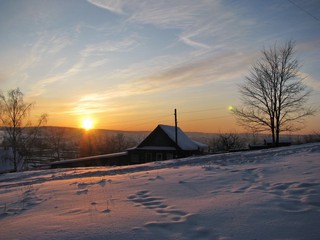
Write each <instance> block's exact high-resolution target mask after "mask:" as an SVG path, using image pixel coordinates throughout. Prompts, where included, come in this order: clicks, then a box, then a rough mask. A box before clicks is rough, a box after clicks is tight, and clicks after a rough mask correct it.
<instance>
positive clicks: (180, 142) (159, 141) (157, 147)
mask: <svg viewBox="0 0 320 240" xmlns="http://www.w3.org/2000/svg"><path fill="white" fill-rule="evenodd" d="M176 132H177V138H176ZM207 151H208V146H207V145H206V144H202V143H199V142H196V141H193V140H191V139H190V138H189V137H188V136H187V135H186V134H185V133H184V132H183V131H182V130H181V129H180V128H177V129H176V128H175V127H174V126H168V125H162V124H160V125H158V126H157V127H156V128H155V129H154V130H153V131H152V132H151V133H150V134H149V135H148V136H147V137H146V138H145V139H144V140H143V141H142V142H141V143H140V144H139V145H138V146H137V147H135V148H132V149H128V157H129V161H130V162H131V163H145V162H152V161H162V160H168V159H174V158H181V157H188V156H192V155H198V154H202V153H204V152H207Z"/></svg>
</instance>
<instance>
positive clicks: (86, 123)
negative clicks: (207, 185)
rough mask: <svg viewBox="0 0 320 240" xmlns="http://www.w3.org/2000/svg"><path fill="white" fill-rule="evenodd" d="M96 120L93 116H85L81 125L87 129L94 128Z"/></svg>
mask: <svg viewBox="0 0 320 240" xmlns="http://www.w3.org/2000/svg"><path fill="white" fill-rule="evenodd" d="M93 125H94V122H93V120H92V119H91V118H85V119H83V120H82V124H81V126H82V127H83V128H84V129H85V130H90V129H92V128H93Z"/></svg>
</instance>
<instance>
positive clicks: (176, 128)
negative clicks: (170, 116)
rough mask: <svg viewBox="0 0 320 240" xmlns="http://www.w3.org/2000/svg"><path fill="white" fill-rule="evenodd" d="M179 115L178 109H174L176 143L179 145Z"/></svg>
mask: <svg viewBox="0 0 320 240" xmlns="http://www.w3.org/2000/svg"><path fill="white" fill-rule="evenodd" d="M177 119H178V116H177V109H174V126H175V134H176V144H177V146H178V120H177Z"/></svg>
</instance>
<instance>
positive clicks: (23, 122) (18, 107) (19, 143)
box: [0, 88, 47, 171]
mask: <svg viewBox="0 0 320 240" xmlns="http://www.w3.org/2000/svg"><path fill="white" fill-rule="evenodd" d="M33 106H34V103H25V102H24V100H23V93H22V92H21V91H20V89H19V88H17V89H14V90H10V91H8V92H7V96H6V95H4V94H0V110H1V112H0V121H1V122H0V123H1V124H2V126H3V127H4V129H5V132H6V141H7V143H8V145H9V147H11V149H12V155H13V159H12V160H13V166H14V171H18V163H19V161H22V160H23V157H24V156H26V155H30V151H29V150H30V146H31V145H32V143H34V142H35V140H36V136H37V135H38V133H39V127H40V126H41V125H42V124H43V123H44V122H46V119H47V115H46V114H43V115H42V116H41V117H40V119H39V121H38V124H37V126H33V127H31V126H32V125H31V122H30V121H28V120H27V117H28V116H29V113H30V111H31V109H32V107H33ZM26 130H27V131H26Z"/></svg>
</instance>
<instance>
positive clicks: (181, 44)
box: [0, 0, 320, 132]
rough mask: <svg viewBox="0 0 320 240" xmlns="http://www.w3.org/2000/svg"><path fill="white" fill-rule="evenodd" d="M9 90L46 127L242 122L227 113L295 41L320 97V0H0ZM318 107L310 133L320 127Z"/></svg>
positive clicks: (213, 127)
mask: <svg viewBox="0 0 320 240" xmlns="http://www.w3.org/2000/svg"><path fill="white" fill-rule="evenodd" d="M0 35H1V38H0V52H1V54H0V65H1V68H0V89H1V91H2V92H6V91H8V90H10V89H14V88H17V87H19V88H20V89H21V91H22V92H23V93H24V94H25V100H26V101H35V102H36V105H35V108H34V109H33V112H32V113H33V115H40V114H41V113H42V112H46V113H48V115H49V119H48V120H49V121H48V125H56V126H68V127H80V126H81V122H82V119H84V118H92V119H93V121H94V126H95V127H96V128H104V129H118V130H152V129H154V128H155V127H156V125H157V124H160V123H162V124H170V125H173V124H174V116H173V113H174V109H175V108H176V109H177V110H178V121H179V126H180V127H181V128H182V129H183V130H184V131H202V132H228V131H233V132H234V131H237V132H240V131H241V128H240V127H238V126H237V125H236V124H235V120H234V118H233V116H232V115H231V113H230V111H229V107H230V106H232V105H238V104H239V93H238V85H239V84H240V83H242V82H243V81H244V77H245V75H246V74H247V73H248V67H249V65H250V64H251V63H254V61H255V60H256V59H257V57H258V56H259V51H260V50H261V49H263V47H269V46H271V45H273V44H274V43H277V44H282V43H284V42H285V41H288V40H294V41H295V42H296V56H297V58H298V59H299V60H300V62H301V63H302V64H303V66H302V68H301V69H300V73H301V76H303V77H307V78H306V80H305V83H306V84H307V85H308V87H309V88H310V89H312V90H313V92H312V95H311V97H310V101H309V103H310V104H311V105H312V106H315V107H316V106H319V103H320V57H319V56H320V1H319V0H309V1H304V0H274V1H272V0H270V1H264V0H260V1H259V0H243V1H231V0H221V1H218V0H203V1H201V0H193V1H191V0H164V1H161V0H148V1H143V0H127V1H126V0H109V1H108V0H88V1H85V0H68V1H65V0H47V1H46V0H20V1H17V0H0ZM319 122H320V117H319V114H318V115H316V116H314V117H311V118H309V119H308V121H307V122H306V123H307V127H306V128H305V130H304V131H305V132H312V131H314V130H318V131H319V126H320V125H319Z"/></svg>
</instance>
